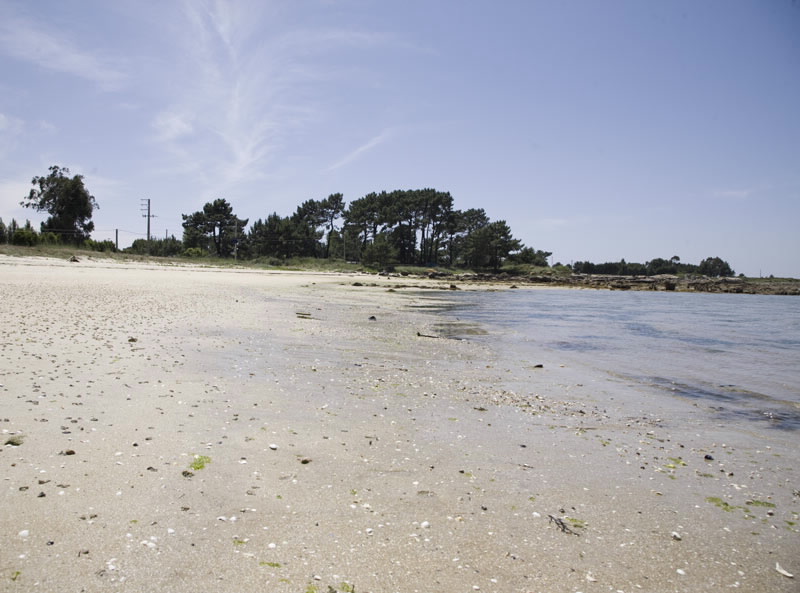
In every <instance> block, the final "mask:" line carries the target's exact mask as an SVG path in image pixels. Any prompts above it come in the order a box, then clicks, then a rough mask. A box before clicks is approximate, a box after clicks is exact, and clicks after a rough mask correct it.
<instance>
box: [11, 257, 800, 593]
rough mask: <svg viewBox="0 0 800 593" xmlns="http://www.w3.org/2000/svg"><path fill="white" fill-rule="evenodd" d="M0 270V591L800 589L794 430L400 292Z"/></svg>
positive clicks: (65, 266)
mask: <svg viewBox="0 0 800 593" xmlns="http://www.w3.org/2000/svg"><path fill="white" fill-rule="evenodd" d="M0 278H1V280H0V327H2V331H1V332H0V336H1V337H0V384H2V385H1V386H0V398H1V399H0V402H2V407H1V408H0V430H1V431H2V434H0V444H4V446H3V447H2V449H0V467H1V468H2V474H1V475H2V480H3V481H2V490H0V538H2V544H1V545H0V591H53V592H55V591H58V592H62V591H76V592H78V591H87V592H93V591H137V592H138V591H156V590H158V591H175V592H183V591H219V592H228V591H230V592H234V591H287V592H299V593H310V592H312V591H318V592H321V593H327V592H329V591H330V590H331V589H333V590H334V591H340V592H346V591H353V590H355V591H358V592H359V593H364V592H373V593H380V592H393V591H397V592H403V593H405V592H413V591H420V592H432V591H443V592H457V591H496V592H509V591H519V592H561V591H563V592H576V591H582V592H590V591H598V592H600V591H623V592H626V593H627V592H630V591H658V592H664V591H687V592H698V591H709V592H711V591H722V590H728V589H733V590H740V591H752V592H754V593H755V592H762V591H787V592H788V591H798V578H800V574H798V573H800V561H798V558H800V533H799V532H798V531H799V530H800V518H799V517H798V513H800V498H799V497H800V491H799V490H798V489H800V479H799V477H798V469H797V468H798V453H797V449H796V443H797V439H796V435H795V434H791V433H785V432H774V433H769V432H766V433H765V432H763V431H762V432H759V433H756V432H753V431H751V430H750V429H749V428H748V427H747V426H746V425H728V426H721V425H716V424H713V423H709V422H708V421H707V420H706V419H705V418H706V416H705V415H704V414H702V413H700V411H699V410H698V408H697V404H696V403H692V402H681V401H669V402H666V401H640V400H637V399H635V398H634V397H633V396H632V392H631V391H630V390H626V388H625V385H624V384H622V383H620V382H614V381H611V380H604V379H601V378H598V377H591V376H586V375H582V374H581V372H580V371H578V370H576V369H571V368H569V367H566V366H560V365H552V364H549V363H548V364H547V365H545V367H544V368H536V365H537V364H538V362H539V361H536V360H509V359H507V358H499V357H498V355H497V354H496V353H494V352H492V351H491V350H490V349H489V348H488V346H487V345H485V344H481V343H478V342H474V341H464V340H454V339H447V338H445V337H426V336H437V335H442V334H441V333H440V330H439V328H438V326H437V322H438V321H439V320H437V319H436V318H435V317H434V316H432V315H430V314H426V313H424V312H421V310H419V309H418V308H417V307H418V306H419V305H421V304H424V303H425V302H426V297H425V295H424V294H422V293H420V291H419V288H413V289H410V288H403V287H402V286H398V284H400V285H402V284H403V282H402V281H401V280H398V279H396V278H395V279H389V278H377V277H375V276H345V275H341V276H340V275H329V274H309V273H288V272H287V273H274V272H254V271H246V270H220V269H213V268H201V267H191V266H187V267H162V266H156V265H145V264H131V263H114V262H92V261H87V260H84V261H81V262H78V263H69V262H62V261H57V260H46V259H26V258H10V257H0ZM421 283H422V282H421V281H415V282H414V284H415V285H417V286H418V285H420V284H421ZM424 284H429V285H430V287H431V288H443V287H444V288H446V287H447V285H444V284H441V283H437V282H436V281H426V282H424ZM437 294H441V295H443V296H446V293H444V292H440V293H437ZM372 317H374V319H371V318H372ZM419 334H422V335H421V336H420V335H419ZM776 564H777V565H778V566H780V567H781V569H783V570H784V571H786V572H788V573H794V574H795V575H797V576H795V577H793V578H790V577H788V576H785V575H784V574H781V572H779V571H778V570H776Z"/></svg>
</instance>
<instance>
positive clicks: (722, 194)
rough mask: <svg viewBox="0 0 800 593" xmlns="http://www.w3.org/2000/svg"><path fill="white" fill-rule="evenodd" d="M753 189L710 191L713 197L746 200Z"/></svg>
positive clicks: (753, 191)
mask: <svg viewBox="0 0 800 593" xmlns="http://www.w3.org/2000/svg"><path fill="white" fill-rule="evenodd" d="M755 191H756V190H754V189H718V190H714V191H713V192H712V194H711V195H712V196H713V197H714V198H719V199H723V200H746V199H747V198H749V197H750V196H752V195H753V193H755Z"/></svg>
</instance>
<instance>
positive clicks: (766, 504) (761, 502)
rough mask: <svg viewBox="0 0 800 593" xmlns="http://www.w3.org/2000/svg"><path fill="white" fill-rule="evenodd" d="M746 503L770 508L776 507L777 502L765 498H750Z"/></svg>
mask: <svg viewBox="0 0 800 593" xmlns="http://www.w3.org/2000/svg"><path fill="white" fill-rule="evenodd" d="M744 504H746V505H749V506H751V507H767V508H769V509H774V508H775V504H774V503H771V502H767V501H765V500H748V501H747V502H745V503H744Z"/></svg>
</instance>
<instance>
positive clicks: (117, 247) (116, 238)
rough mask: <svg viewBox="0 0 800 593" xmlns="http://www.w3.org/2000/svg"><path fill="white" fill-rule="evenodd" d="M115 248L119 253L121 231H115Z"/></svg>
mask: <svg viewBox="0 0 800 593" xmlns="http://www.w3.org/2000/svg"><path fill="white" fill-rule="evenodd" d="M114 247H115V248H116V250H117V251H119V229H114Z"/></svg>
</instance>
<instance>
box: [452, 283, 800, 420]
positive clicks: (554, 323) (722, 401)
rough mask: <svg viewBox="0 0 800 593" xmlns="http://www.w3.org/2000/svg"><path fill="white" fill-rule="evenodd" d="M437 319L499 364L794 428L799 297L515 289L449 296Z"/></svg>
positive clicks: (798, 406)
mask: <svg viewBox="0 0 800 593" xmlns="http://www.w3.org/2000/svg"><path fill="white" fill-rule="evenodd" d="M441 314H442V315H445V316H446V318H447V319H448V323H447V324H445V325H446V327H447V331H448V332H449V333H450V334H451V335H453V334H454V335H460V336H461V337H465V338H467V339H477V340H485V341H488V342H490V344H491V346H492V347H493V348H494V349H495V350H496V351H498V352H500V353H504V355H506V356H517V357H522V358H527V359H529V360H540V361H542V362H547V363H548V364H555V363H561V364H568V365H570V366H572V367H576V366H577V367H581V368H583V369H584V370H585V371H586V372H590V373H601V374H607V375H612V376H615V377H619V378H623V379H625V380H626V381H628V382H629V383H630V382H632V383H634V384H635V385H636V386H637V387H638V388H639V389H641V390H642V391H646V392H648V393H651V394H655V395H656V396H658V397H682V398H700V399H703V400H706V401H708V402H709V403H710V405H712V406H713V405H715V404H716V405H718V407H719V409H720V410H728V411H731V412H732V413H731V414H730V416H731V417H736V418H742V419H752V420H758V421H761V422H762V423H764V424H765V425H767V426H770V427H773V428H778V429H785V430H792V429H800V298H798V297H792V296H762V295H736V294H699V293H676V292H621V291H602V290H574V289H563V290H561V289H541V290H537V289H533V290H528V289H520V290H507V291H499V292H463V293H449V294H448V305H447V306H443V307H441ZM476 327H477V328H480V330H481V331H479V332H476V331H475V328H476ZM481 333H483V334H484V335H480V334H481Z"/></svg>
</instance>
